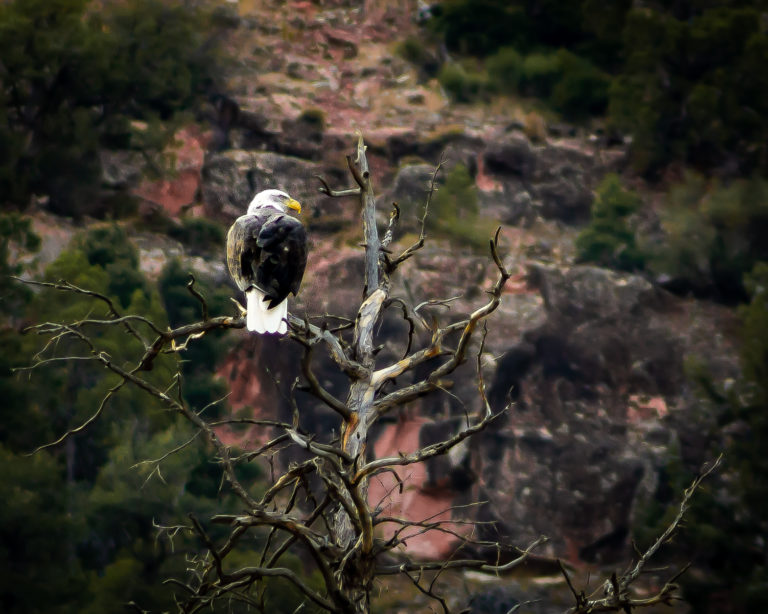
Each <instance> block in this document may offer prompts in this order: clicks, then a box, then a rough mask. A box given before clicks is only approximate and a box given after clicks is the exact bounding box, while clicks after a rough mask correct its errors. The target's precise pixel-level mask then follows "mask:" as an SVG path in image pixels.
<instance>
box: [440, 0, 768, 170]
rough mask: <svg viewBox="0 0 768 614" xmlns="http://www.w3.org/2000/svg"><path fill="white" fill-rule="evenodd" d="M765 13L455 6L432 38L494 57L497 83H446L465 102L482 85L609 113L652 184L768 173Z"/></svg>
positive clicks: (587, 113) (617, 6)
mask: <svg viewBox="0 0 768 614" xmlns="http://www.w3.org/2000/svg"><path fill="white" fill-rule="evenodd" d="M764 11H765V6H764V4H763V3H761V2H759V1H757V0H741V1H739V2H733V3H700V2H675V3H650V4H642V6H641V5H636V6H633V3H631V2H630V1H629V0H621V1H619V2H610V3H604V2H597V1H596V0H568V1H566V2H554V1H552V0H533V1H530V0H529V1H525V2H523V1H522V0H515V1H513V2H503V1H501V0H484V1H483V2H481V3H478V2H474V1H473V0H448V1H446V2H443V3H441V10H440V11H438V13H437V15H436V17H435V18H434V19H433V20H432V22H431V29H432V31H433V32H435V33H437V34H439V35H440V36H442V38H443V40H444V42H445V44H446V45H447V47H448V48H449V49H450V50H451V51H453V52H455V53H458V54H459V55H460V56H463V57H464V58H466V56H475V57H477V58H481V59H485V60H486V62H485V67H486V69H487V73H488V75H481V76H478V75H473V74H472V73H471V72H470V71H467V70H466V68H465V70H464V73H465V74H463V75H461V74H459V73H458V71H457V70H456V69H455V68H454V69H451V70H452V72H449V73H447V74H446V75H444V78H447V77H450V83H451V84H453V87H449V86H446V89H447V90H448V91H449V93H450V94H451V95H453V96H454V98H455V99H456V100H459V101H466V100H467V99H468V98H470V99H471V96H473V95H474V96H475V97H477V95H478V94H485V90H484V89H483V88H477V87H475V86H474V84H477V83H480V82H482V81H483V80H485V81H487V82H488V85H489V87H490V89H491V90H492V91H500V92H506V93H514V92H517V93H519V94H522V95H525V96H534V97H537V98H541V99H543V100H545V101H547V102H548V104H549V105H550V106H551V107H552V108H553V109H554V110H556V111H558V112H559V113H561V114H562V115H563V116H564V117H565V118H567V119H569V120H575V121H582V120H585V119H587V118H589V117H593V116H600V115H602V114H604V113H605V112H606V110H607V111H608V120H609V123H610V126H611V129H616V130H619V131H623V132H626V133H629V134H630V135H631V136H632V139H633V142H632V160H633V163H634V166H635V168H636V169H637V170H639V171H640V172H642V173H644V174H647V175H648V176H651V177H658V176H659V173H660V171H661V170H662V169H663V168H665V167H666V166H667V165H669V164H670V163H682V164H685V165H691V166H693V167H695V168H697V169H699V170H701V171H717V173H719V174H721V175H724V176H731V177H732V176H741V177H746V176H749V175H751V174H752V173H755V172H758V173H766V172H768V145H767V143H768V119H766V118H768V106H767V105H768V75H767V74H766V71H765V70H764V67H763V64H764V63H765V58H766V57H768V31H766V28H765V25H764V24H765V19H764ZM510 50H514V51H515V52H516V53H517V54H518V55H519V57H520V58H522V67H518V62H517V58H516V57H515V56H514V55H513V53H512V52H511V51H510ZM713 50H717V52H714V51H713ZM466 66H469V64H466ZM480 71H481V72H482V68H481V69H480ZM441 81H444V79H441ZM459 83H460V84H461V86H459V85H458V84H459ZM469 84H473V87H468V85H469ZM444 85H445V82H444Z"/></svg>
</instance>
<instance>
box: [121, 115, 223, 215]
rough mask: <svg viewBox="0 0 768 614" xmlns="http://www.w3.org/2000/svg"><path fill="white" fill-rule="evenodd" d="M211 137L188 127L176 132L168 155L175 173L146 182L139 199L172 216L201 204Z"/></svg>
mask: <svg viewBox="0 0 768 614" xmlns="http://www.w3.org/2000/svg"><path fill="white" fill-rule="evenodd" d="M208 139H209V135H206V134H203V133H201V132H200V130H199V129H197V128H195V127H193V126H188V127H186V128H182V129H181V130H179V132H177V133H176V135H175V137H174V142H173V143H172V144H171V145H170V146H169V147H168V148H167V150H166V151H165V154H164V155H167V156H172V157H173V159H174V173H173V175H172V176H171V177H169V178H166V179H159V180H157V181H143V182H142V183H141V184H140V185H139V186H138V187H136V188H135V189H134V190H133V193H134V194H135V195H136V196H138V197H139V198H141V199H143V200H145V201H147V202H149V203H151V204H152V205H155V206H158V207H160V208H161V209H162V211H163V212H164V213H165V214H166V215H168V216H170V217H178V216H179V215H180V214H181V212H182V211H183V210H184V209H185V208H188V207H190V206H193V205H194V204H195V203H196V202H197V194H198V190H199V189H200V181H201V171H202V168H203V162H204V161H205V151H206V147H207V143H208Z"/></svg>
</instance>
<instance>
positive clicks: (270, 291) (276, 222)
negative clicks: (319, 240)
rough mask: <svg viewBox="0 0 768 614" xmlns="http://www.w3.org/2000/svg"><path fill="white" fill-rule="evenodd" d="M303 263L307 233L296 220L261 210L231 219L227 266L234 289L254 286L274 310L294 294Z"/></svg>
mask: <svg viewBox="0 0 768 614" xmlns="http://www.w3.org/2000/svg"><path fill="white" fill-rule="evenodd" d="M306 264H307V233H306V231H305V230H304V226H303V225H302V224H301V222H299V220H297V219H295V218H293V217H291V216H289V215H286V214H284V213H280V212H278V211H274V210H271V209H264V210H263V211H259V212H258V213H256V214H253V215H244V216H242V217H239V218H238V219H237V220H235V223H234V224H233V225H232V227H231V228H230V229H229V234H228V236H227V266H228V267H229V272H230V274H231V275H232V278H233V279H234V280H235V283H236V284H237V286H238V287H239V288H240V289H241V290H243V291H245V290H247V289H248V288H249V287H251V286H256V287H257V288H259V289H260V290H261V291H262V292H264V293H265V294H266V296H267V298H268V299H269V301H270V304H269V306H270V307H274V306H275V305H278V304H279V303H281V302H282V301H283V300H285V298H286V297H287V296H288V294H289V293H291V292H292V293H293V294H296V293H297V292H298V291H299V286H300V285H301V279H302V277H303V276H304V268H305V267H306Z"/></svg>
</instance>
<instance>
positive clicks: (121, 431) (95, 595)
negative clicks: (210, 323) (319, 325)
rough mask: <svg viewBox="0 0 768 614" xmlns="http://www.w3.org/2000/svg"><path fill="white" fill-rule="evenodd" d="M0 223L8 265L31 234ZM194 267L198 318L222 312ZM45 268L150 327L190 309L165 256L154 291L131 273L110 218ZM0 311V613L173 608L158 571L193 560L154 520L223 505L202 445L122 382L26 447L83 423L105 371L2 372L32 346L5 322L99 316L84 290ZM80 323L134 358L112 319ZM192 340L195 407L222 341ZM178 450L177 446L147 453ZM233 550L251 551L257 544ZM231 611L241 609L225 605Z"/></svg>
mask: <svg viewBox="0 0 768 614" xmlns="http://www.w3.org/2000/svg"><path fill="white" fill-rule="evenodd" d="M0 231H2V233H3V234H2V237H3V243H2V244H1V245H2V246H3V247H4V249H3V250H1V251H0V267H2V269H3V270H5V271H12V272H13V271H15V270H16V269H15V265H13V264H12V263H11V262H12V260H11V258H10V255H11V254H14V255H15V254H16V252H18V251H19V250H21V251H25V250H31V249H34V248H35V247H36V246H37V244H38V239H37V238H36V237H35V236H34V235H33V234H32V233H31V230H30V225H29V222H28V220H25V219H24V218H21V217H20V216H18V215H17V214H13V215H11V216H3V217H2V218H0ZM198 277H200V279H199V280H198V281H197V284H196V288H197V289H198V290H199V291H200V292H201V293H202V294H203V295H205V296H206V297H207V299H208V301H209V305H210V310H211V314H212V315H216V314H218V313H222V312H224V310H225V309H228V310H229V311H231V307H228V305H227V303H228V302H229V301H228V300H227V299H226V296H228V295H229V293H228V292H227V291H226V290H225V289H214V287H213V286H212V285H211V284H210V283H209V282H207V281H206V280H205V279H203V277H204V276H202V275H198ZM45 278H46V279H47V280H50V281H52V282H57V281H58V280H61V279H66V280H67V281H68V282H70V283H72V284H74V285H76V286H79V287H82V288H87V289H89V290H91V291H93V292H98V293H101V294H103V295H104V296H107V297H109V298H110V299H111V300H112V302H113V305H114V306H115V308H116V309H118V310H120V311H123V310H125V311H124V312H125V313H140V314H142V315H144V316H146V317H149V318H151V319H152V320H154V321H155V322H157V323H159V324H160V325H162V326H165V325H166V323H167V322H168V321H169V320H168V319H166V317H167V318H169V319H172V320H173V322H174V323H186V322H187V321H189V320H185V318H189V319H191V320H198V319H199V316H200V304H199V302H198V301H197V300H196V299H194V298H193V297H192V296H191V294H190V293H189V292H188V291H187V288H186V286H187V283H188V280H189V275H188V273H187V272H186V271H185V270H184V269H183V267H182V266H181V265H180V264H179V263H172V264H171V265H169V267H168V268H167V270H166V271H165V272H164V273H163V276H162V279H161V282H160V284H159V289H160V291H159V292H158V289H157V288H156V287H155V285H154V284H153V283H152V282H150V281H149V280H147V279H146V278H144V276H143V275H142V274H141V272H140V271H139V270H138V255H137V253H136V250H135V248H134V247H133V245H132V244H131V243H130V241H129V240H128V237H127V234H126V232H125V231H124V230H123V228H121V227H120V226H117V225H105V226H97V227H95V228H92V229H90V230H87V231H85V232H83V233H81V234H80V235H78V236H76V237H75V238H74V240H73V241H72V243H71V246H70V249H69V250H67V251H65V252H63V253H62V254H61V255H60V256H59V258H57V259H56V261H54V262H53V263H52V264H51V265H49V267H48V268H47V269H46V273H45ZM163 302H165V306H164V304H163ZM166 307H167V308H168V316H166V315H165V313H166ZM0 309H1V310H2V317H3V322H4V326H3V328H2V329H1V330H0V339H2V343H3V348H4V351H3V352H2V355H0V394H2V395H3V397H4V399H5V401H4V402H3V403H2V404H0V460H1V461H2V463H3V467H4V468H5V471H4V472H3V476H2V478H0V496H2V497H3V500H4V501H5V503H4V505H3V506H2V510H0V525H1V526H0V533H2V535H0V565H2V567H3V569H5V570H6V573H4V574H3V577H2V580H0V609H1V610H2V611H3V612H8V613H9V614H16V613H19V614H21V613H27V612H39V611H46V612H52V613H54V614H58V613H62V614H65V613H66V614H69V613H72V614H75V613H82V612H88V613H90V612H94V613H95V612H122V611H125V606H126V604H127V603H129V602H134V603H136V604H137V606H139V607H140V608H146V609H151V610H153V611H168V610H170V609H173V607H174V602H173V599H174V593H173V591H172V590H169V588H168V587H167V586H165V585H163V584H162V581H163V580H164V579H165V578H167V577H169V576H172V575H174V576H177V577H182V576H184V573H185V570H186V567H187V560H186V557H188V556H194V555H195V553H196V551H197V549H198V548H200V544H199V543H198V542H197V541H196V540H195V539H194V538H192V536H191V535H189V534H188V533H185V532H179V531H174V530H173V529H169V530H168V531H166V532H161V534H160V537H158V534H157V525H161V526H169V527H173V526H174V525H176V524H178V523H179V522H180V521H183V520H186V517H180V516H179V515H180V514H186V513H190V512H191V513H197V514H200V515H201V516H202V515H206V514H210V513H212V511H213V510H217V511H225V510H228V509H232V506H233V502H232V500H231V499H229V498H228V497H227V496H225V495H223V494H222V493H221V492H220V490H219V480H218V474H217V473H216V472H215V471H212V467H213V465H211V463H209V461H208V451H207V450H206V448H205V446H204V445H203V443H202V441H200V440H198V438H193V432H192V429H191V428H190V427H189V426H188V425H187V424H186V423H184V422H181V421H179V420H178V419H177V417H175V416H172V415H170V414H168V413H167V412H165V411H163V409H162V408H161V407H159V406H158V404H157V402H156V401H155V400H153V398H152V397H150V396H148V395H146V394H145V393H144V392H143V391H141V390H140V389H130V390H129V389H125V390H122V391H121V393H120V394H119V395H116V396H115V397H114V398H112V399H111V400H110V401H109V402H108V403H107V405H106V406H105V408H104V411H103V415H102V416H101V418H100V419H99V420H98V421H96V422H95V423H94V424H93V425H91V426H90V427H89V428H88V429H87V436H86V437H80V436H75V437H70V438H69V439H67V441H65V442H64V443H63V444H62V445H60V446H57V447H54V448H49V449H46V450H42V451H39V452H37V453H36V454H35V455H32V456H28V453H29V452H30V451H32V450H33V449H35V448H36V447H38V446H39V445H41V444H44V443H48V442H51V441H53V440H55V439H56V438H57V437H59V436H60V435H61V434H62V433H64V432H66V431H67V429H69V428H72V427H73V426H76V425H78V424H82V423H83V422H85V421H86V420H87V419H88V417H89V416H90V415H91V414H92V413H93V411H94V409H95V408H96V407H98V406H99V403H100V402H101V400H102V399H103V398H104V395H105V394H106V393H107V391H108V390H109V388H110V387H111V386H114V385H115V384H116V383H117V381H116V379H115V378H114V377H105V375H104V373H103V370H102V369H100V368H98V367H96V366H95V365H93V363H91V362H89V361H88V360H87V359H84V360H79V361H74V362H73V363H71V364H69V365H65V364H64V363H58V362H51V363H48V364H44V365H42V366H41V367H39V368H38V369H35V370H34V371H32V372H30V373H22V374H13V373H12V372H11V368H12V367H18V366H19V365H18V361H19V360H20V357H24V356H26V357H30V356H32V355H33V354H34V353H35V352H36V351H37V350H39V349H40V348H39V347H38V346H37V339H36V338H35V336H33V335H27V336H20V335H19V334H18V333H17V332H16V330H15V329H14V328H12V326H11V325H12V324H13V323H14V322H16V321H31V320H34V321H38V322H45V321H52V320H56V319H66V320H69V321H73V320H77V319H78V318H92V319H107V318H109V316H110V314H109V313H108V310H107V308H106V305H105V304H104V303H103V302H102V301H99V300H95V299H94V298H92V297H91V296H88V295H82V294H81V295H77V294H73V293H70V292H66V293H62V292H56V291H54V290H48V289H43V290H40V291H35V292H21V293H17V295H15V297H14V301H12V302H9V301H3V302H2V303H0ZM86 326H87V325H86ZM134 326H135V327H136V330H137V331H138V332H139V334H142V335H147V336H148V334H149V333H150V331H149V330H147V329H145V328H142V325H141V324H138V323H137V324H135V325H134ZM88 333H89V334H90V335H91V337H92V338H93V339H94V340H96V341H97V342H98V343H99V344H100V346H101V347H102V348H104V350H105V351H107V352H108V353H109V355H110V357H111V358H112V360H114V361H116V362H117V363H120V364H126V365H130V364H135V361H136V358H137V355H139V356H140V355H141V353H143V351H144V346H143V344H140V343H139V342H138V340H137V339H135V338H134V337H132V336H130V335H128V334H126V331H125V330H124V329H123V328H122V327H119V326H115V327H106V328H105V327H98V330H97V329H96V328H88ZM198 341H199V342H201V344H193V345H191V346H190V348H189V350H188V351H187V353H186V355H185V359H186V361H185V362H184V364H183V367H182V376H183V382H181V386H180V388H181V391H182V393H183V394H184V397H185V398H186V399H187V400H188V402H190V403H196V404H200V405H198V406H199V407H201V408H202V407H203V406H205V404H207V403H210V402H212V401H220V400H221V397H222V396H223V392H224V391H223V384H222V383H221V382H220V381H218V380H217V379H216V378H215V374H214V371H215V368H216V364H217V362H218V361H219V359H220V358H221V357H222V356H223V354H224V352H225V351H226V349H227V347H228V343H229V341H228V340H227V339H226V338H215V336H212V337H210V338H209V337H206V338H205V339H200V340H198ZM203 346H204V347H203ZM137 353H138V354H137ZM79 354H83V348H82V347H81V346H80V345H79V344H78V342H77V341H76V340H75V339H73V338H67V337H63V338H61V339H59V340H58V343H57V348H56V355H58V356H68V355H69V356H71V355H79ZM87 355H88V350H87V349H85V352H84V354H83V356H86V357H87ZM176 368H177V364H176V360H175V359H172V358H170V357H167V356H158V357H157V358H156V359H155V363H154V368H153V370H152V371H151V372H149V373H146V374H144V375H143V377H145V378H146V379H148V380H149V381H151V382H156V383H157V384H160V382H162V381H167V379H168V378H169V377H170V375H171V374H172V373H173V372H175V370H176ZM22 378H23V379H22ZM208 411H214V409H209V410H208ZM181 446H185V447H183V449H182V450H181V451H180V452H178V453H177V454H175V455H173V456H170V457H168V458H167V459H163V460H159V459H162V457H163V455H164V454H165V453H166V452H167V451H168V450H169V449H173V448H176V447H181ZM153 459H157V460H153ZM145 461H149V462H145ZM241 471H243V472H246V471H247V472H249V473H248V475H246V474H245V473H243V474H242V475H243V478H244V479H248V480H250V481H251V482H252V483H258V481H259V480H260V479H261V478H260V475H259V472H258V469H257V468H256V467H255V466H251V465H246V466H244V467H243V468H242V469H241ZM211 530H212V531H214V532H215V530H216V529H215V528H212V529H211ZM242 547H243V548H245V549H246V550H247V549H250V548H256V547H258V543H250V542H249V543H248V544H244V545H243V546H242ZM244 552H245V550H244ZM272 585H274V586H275V588H277V585H276V584H275V583H272ZM270 599H282V602H284V603H285V604H286V607H291V608H292V609H295V608H296V607H297V606H298V605H299V602H298V601H297V599H296V598H295V596H288V597H285V598H282V597H273V596H268V598H267V601H268V602H269V600H270ZM222 607H224V606H222ZM231 611H233V612H238V611H242V610H239V609H238V608H237V607H236V606H232V610H231Z"/></svg>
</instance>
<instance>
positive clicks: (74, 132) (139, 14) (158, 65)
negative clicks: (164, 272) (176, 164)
mask: <svg viewBox="0 0 768 614" xmlns="http://www.w3.org/2000/svg"><path fill="white" fill-rule="evenodd" d="M207 23H208V22H207V19H206V15H205V14H204V13H203V12H201V11H199V10H196V9H193V8H191V7H190V6H188V5H187V4H181V3H178V4H177V3H169V2H163V1H162V0H138V1H137V2H129V3H123V2H116V1H112V2H105V3H99V4H98V6H96V3H94V2H92V1H91V0H12V1H10V2H5V3H2V4H0V57H1V58H2V62H0V142H2V143H3V147H2V148H0V194H2V204H3V205H8V204H11V205H13V206H15V207H18V208H23V207H26V206H27V205H28V204H29V202H30V199H31V197H32V195H37V196H38V197H40V196H45V197H47V199H48V203H49V207H50V208H51V209H52V210H53V211H56V212H58V213H62V214H66V215H73V216H80V215H83V214H101V215H107V214H109V211H104V210H103V207H102V205H101V204H100V200H99V198H100V197H101V189H100V177H101V165H100V160H99V151H100V149H102V148H121V149H136V150H139V151H143V152H147V153H153V152H159V151H160V150H161V149H162V147H163V145H164V144H165V143H166V141H167V139H168V137H169V135H170V134H171V133H172V130H173V128H174V127H175V125H174V122H173V121H172V120H174V119H175V118H179V117H180V114H183V113H188V112H190V111H194V109H195V106H196V105H197V104H198V101H200V100H201V97H203V96H204V95H205V93H206V92H208V91H210V89H211V88H212V86H213V81H214V75H215V74H216V70H215V66H216V63H217V56H216V53H215V49H214V48H213V47H212V46H211V45H209V44H208V42H209V39H210V35H209V34H208V33H207V32H206V28H207Z"/></svg>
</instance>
